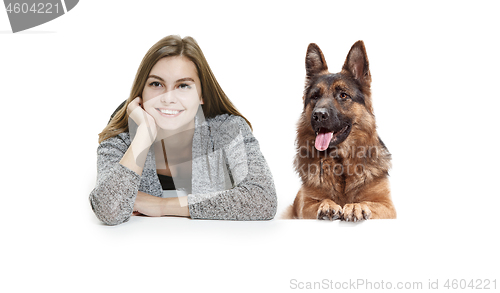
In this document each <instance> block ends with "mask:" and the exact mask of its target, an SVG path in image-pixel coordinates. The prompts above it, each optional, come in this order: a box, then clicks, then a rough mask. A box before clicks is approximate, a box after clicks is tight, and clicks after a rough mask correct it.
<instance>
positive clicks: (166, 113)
mask: <svg viewBox="0 0 500 293" xmlns="http://www.w3.org/2000/svg"><path fill="white" fill-rule="evenodd" d="M156 111H158V112H160V113H161V114H162V116H167V117H172V116H177V115H179V114H180V113H182V112H184V110H168V109H159V108H156Z"/></svg>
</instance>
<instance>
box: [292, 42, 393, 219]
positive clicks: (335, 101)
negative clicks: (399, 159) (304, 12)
mask: <svg viewBox="0 0 500 293" xmlns="http://www.w3.org/2000/svg"><path fill="white" fill-rule="evenodd" d="M370 84H371V74H370V70H369V67H368V57H367V55H366V49H365V45H364V43H363V41H358V42H356V43H355V44H354V45H353V46H352V47H351V50H350V51H349V53H348V54H347V58H346V60H345V63H344V65H343V67H342V70H341V71H340V72H339V73H330V72H328V67H327V65H326V61H325V57H324V56H323V53H322V52H321V50H320V48H319V47H318V46H317V45H316V44H314V43H311V44H309V47H308V48H307V55H306V85H305V89H304V95H303V97H302V99H303V102H304V110H303V112H302V115H301V117H300V119H299V121H298V124H297V139H296V146H297V155H296V158H295V169H296V171H297V172H298V173H299V176H300V178H301V180H302V187H301V188H300V190H299V192H298V194H297V196H296V198H295V201H294V203H293V205H292V206H290V207H289V209H288V210H287V211H286V212H285V214H284V215H283V217H284V218H295V219H320V220H337V219H339V220H344V221H352V222H356V221H361V220H367V219H392V218H396V210H395V209H394V205H393V203H392V200H391V196H390V188H389V179H388V171H389V169H390V167H391V154H390V153H389V151H388V150H387V148H386V146H385V145H384V143H383V142H382V140H381V139H380V137H378V135H377V131H376V125H375V116H374V114H373V108H372V100H371V92H370Z"/></svg>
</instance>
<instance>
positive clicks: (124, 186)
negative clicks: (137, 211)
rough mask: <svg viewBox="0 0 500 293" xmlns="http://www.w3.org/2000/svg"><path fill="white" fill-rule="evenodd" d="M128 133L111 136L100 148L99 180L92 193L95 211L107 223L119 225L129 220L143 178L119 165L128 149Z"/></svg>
mask: <svg viewBox="0 0 500 293" xmlns="http://www.w3.org/2000/svg"><path fill="white" fill-rule="evenodd" d="M127 135H128V134H125V133H123V134H119V135H117V136H115V137H112V138H109V139H107V140H105V141H103V142H101V144H100V145H99V147H98V148H97V181H96V187H95V188H94V190H92V192H91V193H90V197H89V199H90V204H91V206H92V210H93V211H94V213H95V215H96V216H97V218H98V219H99V220H101V221H102V222H103V223H104V224H107V225H117V224H121V223H123V222H126V221H128V220H129V219H130V217H131V215H132V212H133V208H134V202H135V198H136V196H137V191H138V189H139V185H140V181H141V177H140V176H139V174H137V173H135V172H134V171H132V170H130V169H129V168H127V167H125V166H123V165H121V164H120V160H121V158H122V157H123V155H124V154H125V152H126V151H127V149H128V146H129V144H127V142H126V140H127Z"/></svg>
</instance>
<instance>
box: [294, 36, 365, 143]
mask: <svg viewBox="0 0 500 293" xmlns="http://www.w3.org/2000/svg"><path fill="white" fill-rule="evenodd" d="M306 73H307V76H306V86H305V90H304V96H303V99H304V113H303V114H304V115H306V119H307V118H308V117H310V119H311V120H310V125H311V126H312V131H313V132H314V133H315V134H316V140H315V147H316V149H318V150H320V151H324V150H326V149H328V148H331V147H334V146H337V145H339V144H341V143H342V142H344V141H346V140H347V141H348V140H349V139H357V137H359V136H371V135H372V134H373V133H369V134H368V133H366V131H374V130H375V120H374V115H373V110H372V104H371V97H370V83H371V75H370V70H369V67H368V57H367V55H366V50H365V46H364V43H363V41H358V42H356V43H355V44H354V45H353V46H352V47H351V50H350V51H349V53H348V54H347V58H346V60H345V63H344V65H343V67H342V70H341V71H340V72H339V73H330V72H328V66H327V65H326V61H325V57H324V56H323V53H322V52H321V50H320V48H319V47H318V46H317V45H316V44H314V43H311V44H309V47H308V48H307V55H306Z"/></svg>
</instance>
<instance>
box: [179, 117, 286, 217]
mask: <svg viewBox="0 0 500 293" xmlns="http://www.w3.org/2000/svg"><path fill="white" fill-rule="evenodd" d="M235 124H236V127H235ZM215 135H217V136H219V141H220V144H221V145H224V146H223V147H222V149H223V153H224V156H225V159H226V162H227V166H228V169H229V173H230V174H231V180H232V181H233V185H234V187H233V188H231V189H228V190H223V191H215V192H210V193H205V194H189V195H188V205H189V213H190V216H191V218H193V219H214V220H270V219H272V218H274V216H275V214H276V208H277V199H276V189H275V186H274V181H273V178H272V175H271V171H270V169H269V167H268V165H267V162H266V160H265V159H264V156H263V155H262V153H261V151H260V148H259V143H258V141H257V139H256V138H255V137H254V136H253V134H252V132H251V130H250V127H249V126H248V124H247V123H246V121H245V120H244V119H242V118H241V117H239V116H231V119H230V121H229V122H226V123H224V124H223V125H222V126H220V127H218V131H216V133H215Z"/></svg>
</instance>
